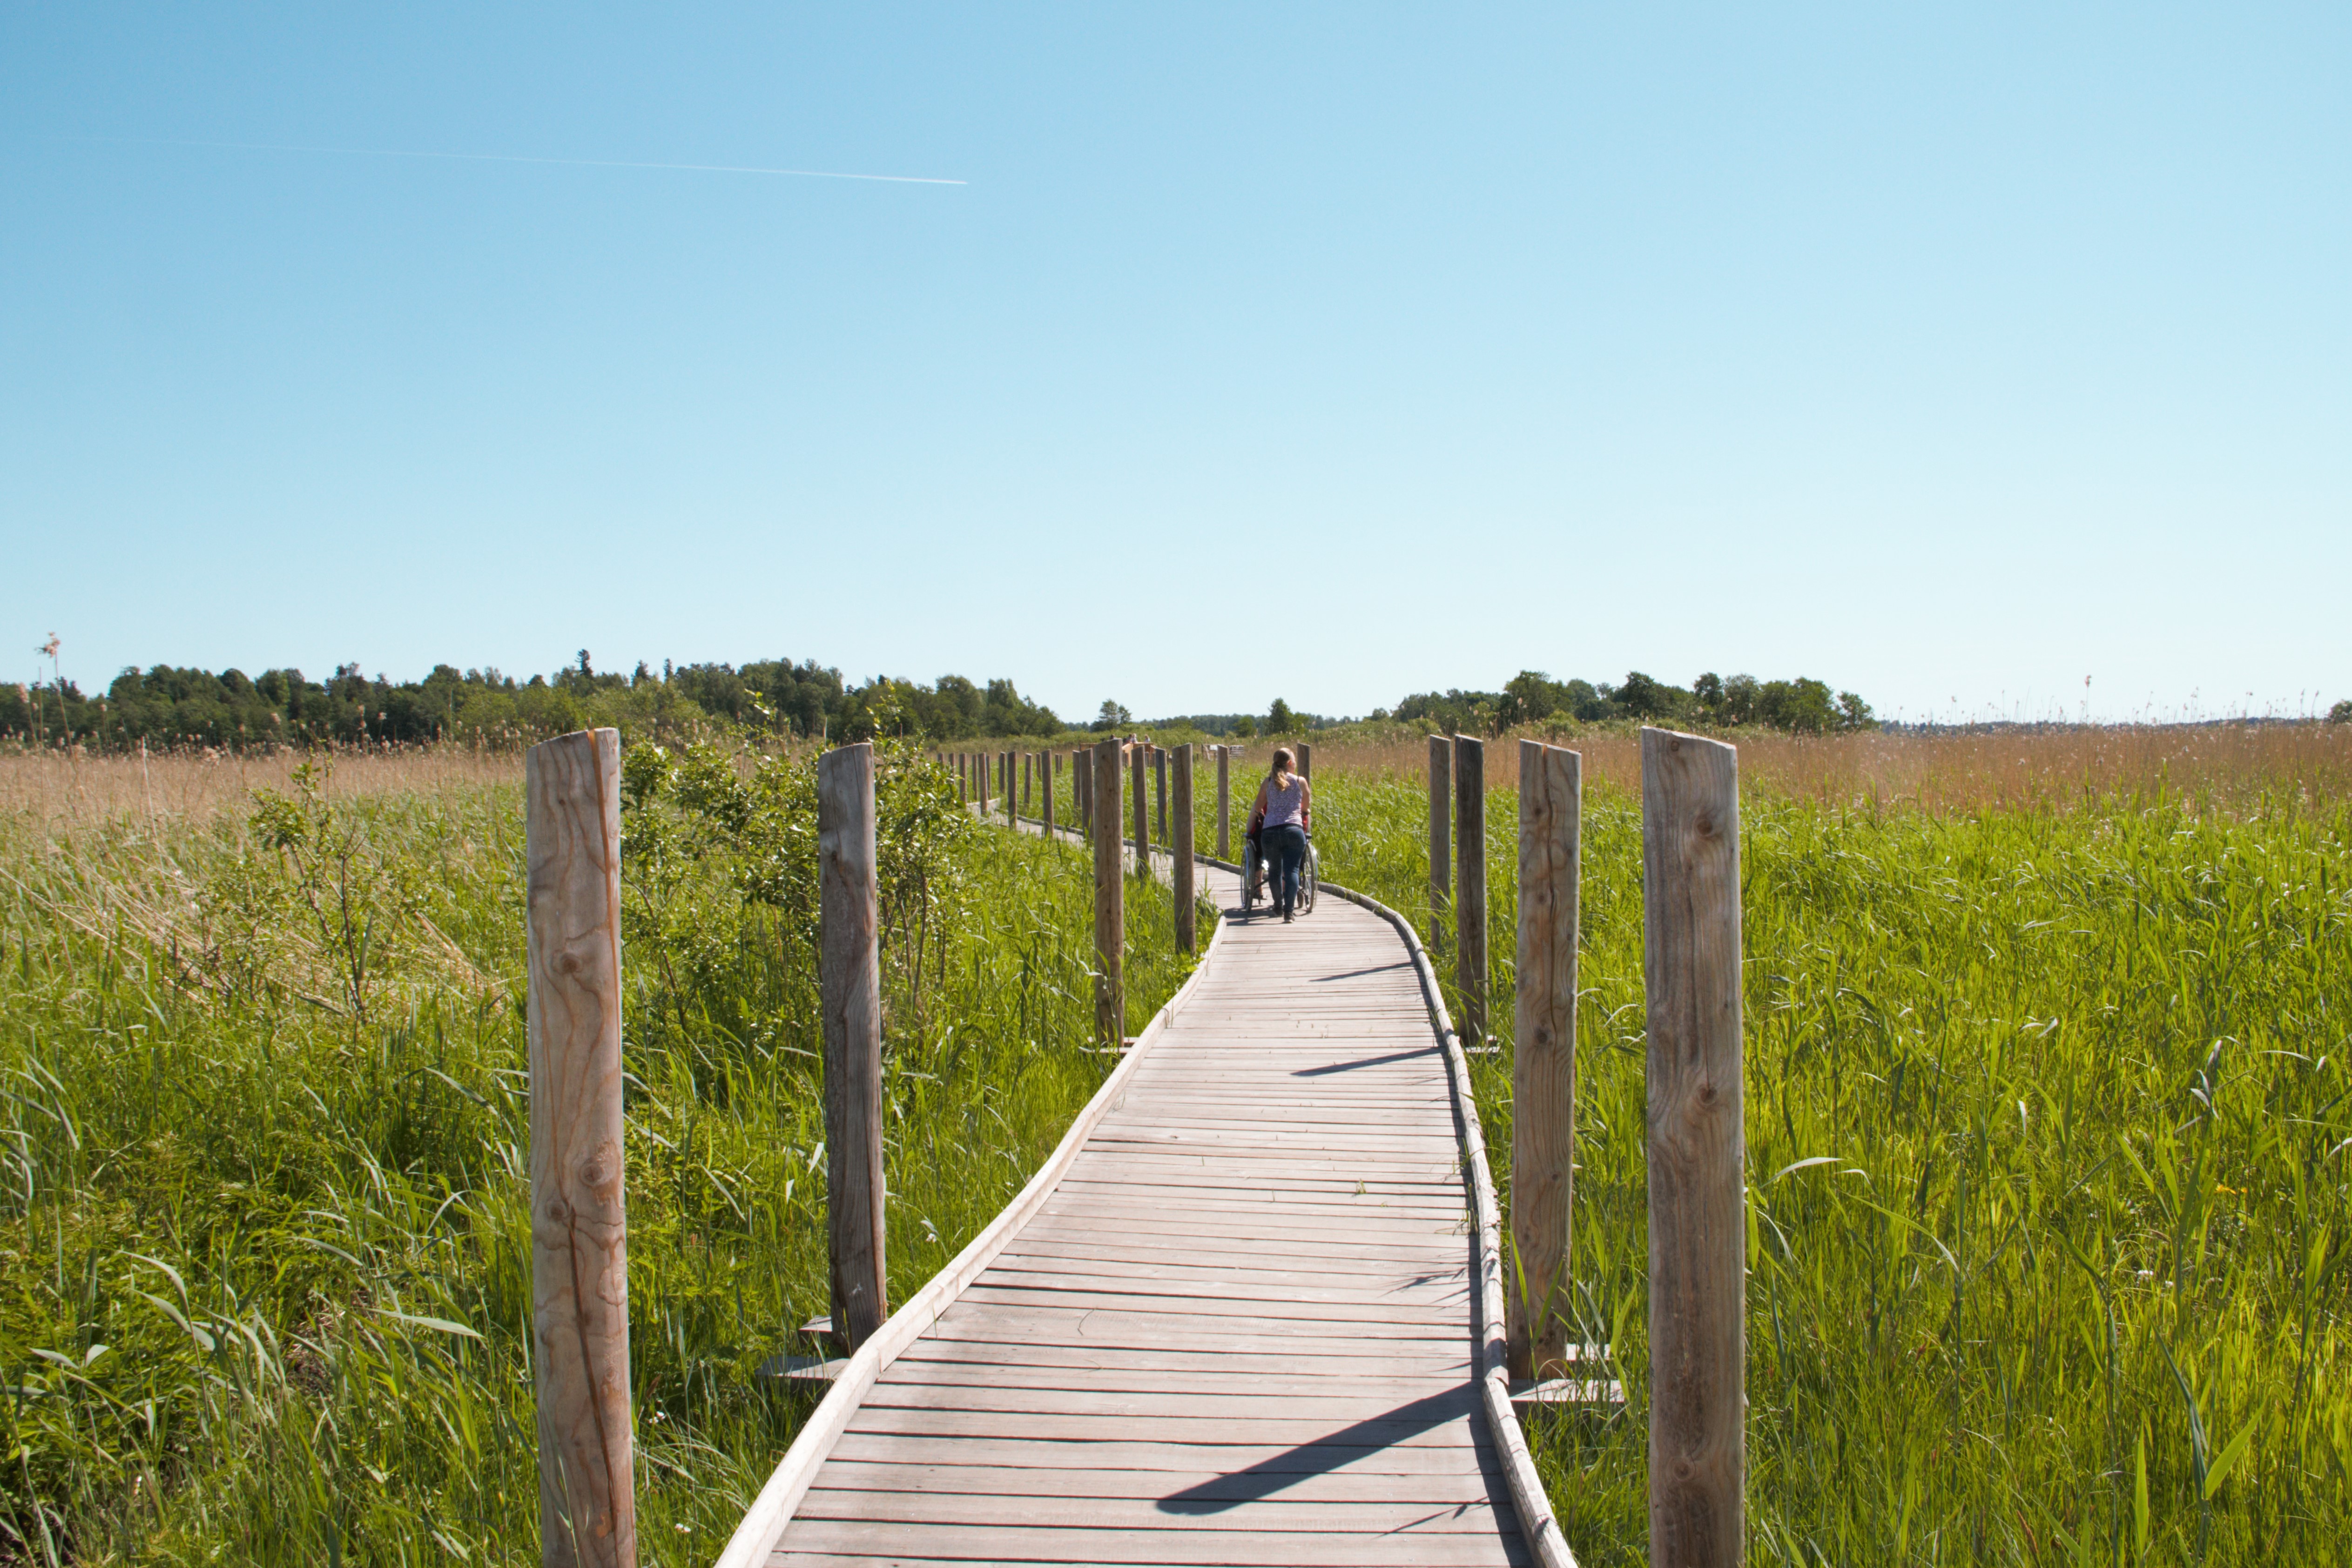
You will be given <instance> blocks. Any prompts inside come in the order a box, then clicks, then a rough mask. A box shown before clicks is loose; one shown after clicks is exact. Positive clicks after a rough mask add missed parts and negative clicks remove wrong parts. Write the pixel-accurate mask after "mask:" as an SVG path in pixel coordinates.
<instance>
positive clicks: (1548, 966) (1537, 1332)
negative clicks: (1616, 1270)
mask: <svg viewBox="0 0 2352 1568" xmlns="http://www.w3.org/2000/svg"><path fill="white" fill-rule="evenodd" d="M1583 761H1584V759H1583V758H1580V757H1579V756H1577V754H1576V753H1575V752H1573V751H1568V750H1564V749H1562V748H1561V747H1557V746H1546V745H1544V744H1543V743H1541V742H1540V741H1534V740H1523V741H1521V742H1519V946H1518V997H1517V1005H1516V1007H1515V1009H1514V1010H1513V1014H1512V1018H1513V1022H1514V1024H1515V1026H1516V1027H1515V1030H1514V1038H1515V1039H1516V1040H1517V1049H1516V1051H1514V1053H1513V1055H1512V1058H1511V1107H1512V1108H1511V1249H1512V1252H1513V1254H1514V1257H1515V1260H1516V1262H1517V1269H1516V1271H1515V1272H1514V1273H1513V1274H1511V1275H1508V1276H1506V1288H1505V1292H1504V1293H1505V1295H1506V1297H1507V1306H1508V1309H1509V1311H1508V1312H1507V1314H1506V1316H1507V1320H1508V1330H1509V1351H1510V1367H1511V1375H1512V1376H1514V1377H1520V1378H1528V1379H1534V1380H1541V1379H1543V1378H1546V1377H1556V1376H1559V1375H1561V1374H1562V1373H1563V1372H1565V1371H1566V1366H1567V1360H1568V1319H1569V1309H1570V1294H1569V1260H1570V1254H1571V1245H1570V1229H1569V1226H1570V1199H1571V1197H1573V1194H1574V1188H1575V1179H1576V1178H1575V1175H1574V1172H1575V1168H1576V921H1577V894H1578V887H1577V878H1578V874H1579V870H1580V863H1579V858H1580V834H1581V830H1582V810H1583V785H1584V779H1583Z"/></svg>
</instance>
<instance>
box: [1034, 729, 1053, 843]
mask: <svg viewBox="0 0 2352 1568" xmlns="http://www.w3.org/2000/svg"><path fill="white" fill-rule="evenodd" d="M1037 821H1040V822H1042V823H1043V824H1045V825H1044V827H1043V828H1042V829H1041V830H1040V834H1041V836H1042V837H1045V838H1047V839H1051V838H1052V837H1053V836H1054V754H1053V753H1052V752H1050V751H1041V752H1039V753H1038V754H1037Z"/></svg>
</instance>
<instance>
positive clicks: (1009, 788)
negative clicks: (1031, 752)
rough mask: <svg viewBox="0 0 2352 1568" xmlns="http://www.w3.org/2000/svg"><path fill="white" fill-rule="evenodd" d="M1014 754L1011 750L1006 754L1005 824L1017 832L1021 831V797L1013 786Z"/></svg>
mask: <svg viewBox="0 0 2352 1568" xmlns="http://www.w3.org/2000/svg"><path fill="white" fill-rule="evenodd" d="M1014 755H1015V754H1014V753H1013V752H1010V751H1008V752H1006V753H1005V754H1004V825H1005V826H1006V827H1008V828H1010V829H1012V830H1013V831H1014V832H1016V833H1017V832H1019V831H1021V797H1020V796H1019V795H1018V794H1017V793H1015V792H1014V790H1013V757H1014Z"/></svg>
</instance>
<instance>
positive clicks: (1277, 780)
mask: <svg viewBox="0 0 2352 1568" xmlns="http://www.w3.org/2000/svg"><path fill="white" fill-rule="evenodd" d="M1296 762H1297V758H1294V757H1292V756H1291V755H1290V748H1289V747H1281V748H1280V749H1278V750H1276V752H1275V754H1274V771H1273V772H1271V773H1269V774H1267V775H1266V778H1265V783H1263V784H1260V785H1259V786H1258V787H1257V802H1256V804H1255V805H1254V806H1253V807H1252V808H1251V809H1250V826H1251V829H1252V831H1254V832H1255V835H1256V837H1257V839H1258V841H1259V844H1260V846H1261V851H1260V852H1262V853H1263V854H1264V855H1265V859H1266V863H1267V867H1268V869H1269V871H1270V872H1271V873H1272V880H1273V883H1274V885H1273V886H1272V887H1271V888H1270V889H1268V890H1267V891H1268V892H1269V893H1270V894H1272V896H1273V899H1274V907H1275V910H1276V913H1278V914H1279V915H1281V916H1282V918H1283V922H1284V924H1286V925H1287V924H1288V923H1289V921H1290V916H1291V912H1292V910H1293V909H1295V908H1296V907H1297V904H1298V866H1299V862H1302V861H1304V860H1305V859H1306V858H1307V835H1308V834H1309V833H1311V832H1313V831H1315V793H1314V790H1313V789H1311V788H1309V787H1308V785H1307V780H1306V779H1305V778H1304V777H1302V776H1301V775H1299V774H1297V773H1294V772H1292V771H1291V768H1292V767H1293V765H1294V764H1295V763H1296Z"/></svg>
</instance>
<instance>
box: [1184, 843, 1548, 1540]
mask: <svg viewBox="0 0 2352 1568" xmlns="http://www.w3.org/2000/svg"><path fill="white" fill-rule="evenodd" d="M1195 858H1197V859H1200V860H1203V861H1206V862H1208V863H1209V864H1211V865H1213V866H1216V867H1218V868H1220V869H1221V870H1224V871H1230V872H1236V873H1238V872H1239V871H1240V870H1241V867H1239V866H1237V865H1233V864H1230V863H1228V862H1224V861H1220V860H1215V859H1213V858H1211V857H1210V856H1207V855H1200V856H1197V857H1195ZM1318 886H1319V888H1320V891H1322V892H1324V893H1328V894H1336V895H1338V896H1339V897H1340V898H1343V899H1345V900H1347V901H1348V902H1349V904H1356V905H1358V906H1359V907H1360V908H1363V909H1368V910H1370V912H1371V913H1372V914H1374V915H1379V916H1380V917H1381V919H1383V920H1385V921H1387V922H1388V923H1389V925H1391V926H1393V927H1394V928H1395V930H1396V934H1397V936H1399V937H1400V938H1401V939H1402V941H1403V943H1404V946H1405V951H1406V952H1408V953H1410V954H1412V972H1413V974H1414V976H1415V977H1417V978H1418V979H1419V980H1420V981H1421V995H1422V999H1423V1001H1425V1002H1427V1003H1428V1004H1429V1027H1430V1028H1431V1030H1433V1031H1434V1032H1435V1034H1436V1036H1437V1039H1438V1041H1439V1043H1440V1044H1442V1045H1444V1047H1445V1066H1446V1073H1447V1077H1448V1079H1449V1081H1450V1082H1452V1083H1453V1085H1454V1131H1455V1133H1456V1134H1458V1135H1459V1136H1460V1138H1461V1140H1462V1154H1463V1157H1464V1159H1465V1160H1466V1161H1467V1162H1468V1164H1469V1166H1470V1192H1471V1198H1472V1201H1473V1202H1474V1203H1475V1204H1476V1205H1477V1214H1478V1272H1479V1275H1480V1277H1481V1279H1482V1280H1483V1281H1484V1286H1483V1288H1482V1289H1481V1290H1480V1291H1479V1295H1478V1301H1479V1312H1478V1334H1479V1338H1480V1339H1481V1340H1482V1341H1484V1345H1483V1349H1484V1353H1485V1354H1484V1355H1483V1357H1482V1359H1483V1361H1484V1363H1485V1369H1484V1371H1483V1372H1482V1373H1481V1374H1480V1375H1479V1378H1478V1392H1479V1396H1480V1397H1479V1403H1480V1404H1481V1406H1484V1407H1485V1409H1486V1430H1487V1432H1488V1433H1489V1434H1490V1435H1491V1436H1492V1437H1494V1439H1495V1447H1496V1449H1498V1450H1499V1451H1500V1452H1501V1454H1502V1456H1503V1469H1504V1473H1505V1475H1506V1476H1507V1477H1508V1478H1509V1480H1510V1484H1511V1501H1512V1503H1513V1505H1514V1506H1515V1507H1516V1508H1517V1511H1518V1515H1519V1530H1520V1531H1521V1533H1523V1534H1524V1535H1526V1537H1527V1541H1528V1550H1529V1551H1531V1552H1533V1553H1534V1554H1535V1559H1536V1561H1537V1562H1538V1563H1541V1564H1542V1565H1543V1568H1576V1555H1575V1553H1573V1552H1570V1551H1569V1549H1568V1538H1567V1537H1566V1536H1564V1535H1562V1534H1561V1533H1560V1531H1559V1521H1558V1520H1556V1519H1554V1518H1553V1517H1552V1513H1551V1500H1550V1499H1549V1498H1548V1497H1546V1496H1545V1495H1544V1488H1543V1478H1542V1477H1541V1476H1538V1474H1537V1473H1536V1461H1535V1456H1534V1455H1532V1454H1530V1453H1528V1440H1527V1435H1526V1434H1525V1433H1524V1432H1522V1431H1521V1430H1520V1429H1519V1417H1518V1413H1517V1410H1515V1409H1514V1408H1513V1407H1512V1405H1511V1380H1510V1373H1509V1370H1508V1368H1507V1365H1506V1353H1505V1346H1504V1343H1503V1211H1502V1207H1501V1205H1499V1204H1497V1203H1496V1201H1495V1177H1494V1173H1493V1172H1492V1171H1491V1170H1490V1169H1489V1168H1488V1167H1487V1165H1486V1132H1485V1130H1484V1129H1482V1128H1481V1127H1480V1126H1479V1124H1478V1102H1477V1099H1476V1098H1475V1096H1474V1095H1473V1094H1472V1093H1471V1091H1470V1062H1469V1059H1468V1058H1467V1057H1465V1056H1464V1055H1463V1054H1462V1037H1461V1036H1460V1035H1458V1034H1456V1033H1455V1032H1454V1018H1453V1015H1452V1014H1450V1013H1449V1012H1447V1011H1446V1009H1445V997H1444V993H1443V992H1441V991H1440V990H1439V989H1438V988H1437V974H1436V972H1435V971H1434V970H1433V969H1432V968H1431V967H1429V955H1428V954H1427V953H1425V952H1423V950H1422V946H1421V937H1420V936H1419V934H1418V933H1416V932H1415V931H1414V930H1413V928H1412V924H1411V923H1410V922H1409V921H1407V920H1406V919H1405V917H1404V916H1403V915H1399V914H1398V913H1397V912H1396V911H1395V910H1393V909H1391V908H1390V907H1389V906H1388V905H1387V904H1382V903H1381V901H1380V900H1378V899H1376V898H1372V897H1370V896H1369V895H1367V894H1360V893H1358V892H1356V891H1355V890H1354V889H1353V888H1347V887H1342V886H1340V885H1339V883H1336V882H1325V883H1319V884H1318ZM1217 929H1218V930H1219V931H1220V932H1222V931H1223V930H1224V923H1223V922H1222V921H1220V922H1219V923H1218V925H1217ZM1172 1005H1173V1004H1172V1003H1171V1006H1172Z"/></svg>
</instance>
